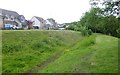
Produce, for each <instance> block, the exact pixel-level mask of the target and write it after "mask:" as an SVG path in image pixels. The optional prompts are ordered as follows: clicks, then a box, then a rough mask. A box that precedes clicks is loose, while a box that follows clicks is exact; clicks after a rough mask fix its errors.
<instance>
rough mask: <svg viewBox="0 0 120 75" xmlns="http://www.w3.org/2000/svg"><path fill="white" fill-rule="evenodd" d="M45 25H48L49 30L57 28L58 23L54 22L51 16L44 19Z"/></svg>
mask: <svg viewBox="0 0 120 75" xmlns="http://www.w3.org/2000/svg"><path fill="white" fill-rule="evenodd" d="M46 25H47V26H49V30H56V29H58V24H57V22H55V20H54V19H53V18H50V19H47V20H46Z"/></svg>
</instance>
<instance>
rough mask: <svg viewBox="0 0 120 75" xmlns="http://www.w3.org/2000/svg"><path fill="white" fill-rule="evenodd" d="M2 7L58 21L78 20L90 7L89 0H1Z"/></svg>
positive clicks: (29, 15)
mask: <svg viewBox="0 0 120 75" xmlns="http://www.w3.org/2000/svg"><path fill="white" fill-rule="evenodd" d="M0 8H2V9H7V10H12V11H16V12H18V14H20V15H24V16H25V18H26V19H27V20H30V19H31V18H32V16H38V17H42V18H44V19H47V18H53V19H55V20H56V22H58V23H69V22H73V21H78V20H79V19H80V17H81V16H82V14H83V13H85V12H86V11H88V10H89V9H90V5H89V0H0Z"/></svg>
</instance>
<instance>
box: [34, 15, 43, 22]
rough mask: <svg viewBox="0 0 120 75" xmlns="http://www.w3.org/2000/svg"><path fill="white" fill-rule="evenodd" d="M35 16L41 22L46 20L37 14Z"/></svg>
mask: <svg viewBox="0 0 120 75" xmlns="http://www.w3.org/2000/svg"><path fill="white" fill-rule="evenodd" d="M34 17H35V18H37V19H38V20H39V21H40V22H43V21H45V20H44V19H43V18H41V17H37V16H34Z"/></svg>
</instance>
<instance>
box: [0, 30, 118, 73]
mask: <svg viewBox="0 0 120 75" xmlns="http://www.w3.org/2000/svg"><path fill="white" fill-rule="evenodd" d="M2 52H3V54H2V58H3V66H2V71H3V73H26V72H27V73H36V72H38V73H116V72H118V38H115V37H111V36H106V35H102V34H93V35H91V36H90V37H83V36H81V33H80V32H75V31H3V34H2Z"/></svg>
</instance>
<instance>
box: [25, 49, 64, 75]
mask: <svg viewBox="0 0 120 75" xmlns="http://www.w3.org/2000/svg"><path fill="white" fill-rule="evenodd" d="M63 51H64V50H60V51H58V52H56V53H55V54H54V55H53V56H52V57H50V58H49V59H48V60H46V61H44V62H42V63H41V64H38V65H36V67H35V68H32V69H30V70H28V71H27V74H31V73H37V72H38V70H39V71H40V70H41V69H43V68H44V67H45V66H47V65H49V64H50V63H52V62H54V61H55V60H56V59H58V58H59V57H60V56H61V54H62V53H63Z"/></svg>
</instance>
